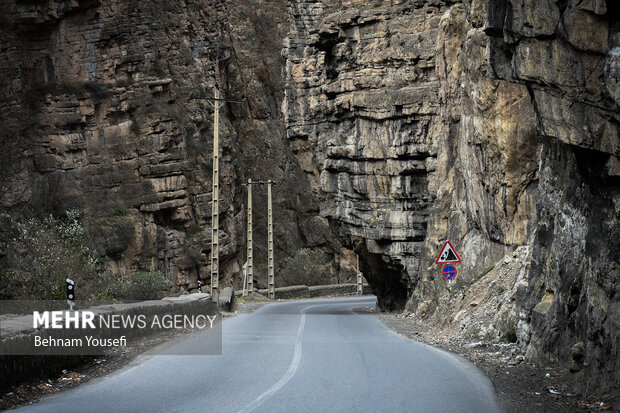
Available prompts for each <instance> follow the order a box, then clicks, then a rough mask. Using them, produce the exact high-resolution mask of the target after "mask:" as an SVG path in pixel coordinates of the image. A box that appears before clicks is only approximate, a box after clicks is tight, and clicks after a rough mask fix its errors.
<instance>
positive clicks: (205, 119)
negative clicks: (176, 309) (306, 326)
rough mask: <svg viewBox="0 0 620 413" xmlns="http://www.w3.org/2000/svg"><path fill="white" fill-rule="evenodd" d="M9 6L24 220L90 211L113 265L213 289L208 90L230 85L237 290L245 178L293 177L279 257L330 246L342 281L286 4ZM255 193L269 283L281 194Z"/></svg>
mask: <svg viewBox="0 0 620 413" xmlns="http://www.w3.org/2000/svg"><path fill="white" fill-rule="evenodd" d="M0 7H1V10H0V21H1V25H0V30H1V36H0V50H1V51H2V52H1V53H0V73H2V74H1V75H0V94H1V95H0V108H2V111H1V112H2V113H0V121H1V124H2V126H3V128H2V129H3V130H2V132H1V133H2V136H1V137H2V145H3V147H2V149H3V152H4V153H5V154H8V155H7V156H5V157H3V163H4V164H5V165H4V166H5V168H2V169H3V173H2V177H0V181H1V183H0V186H1V187H2V193H1V196H2V198H1V201H2V206H3V209H4V211H6V212H8V213H9V214H10V215H11V216H13V217H19V216H20V215H21V216H29V215H31V214H40V213H59V212H62V211H64V210H66V209H69V208H77V209H80V210H82V211H84V218H83V222H84V224H85V226H86V228H87V229H88V233H89V237H90V238H91V241H92V243H93V245H94V246H95V247H96V250H97V252H98V253H99V254H100V255H102V256H105V257H106V258H107V259H108V260H109V262H110V265H111V266H112V268H113V270H114V271H116V272H119V273H126V272H129V271H133V270H136V269H148V268H155V269H159V270H161V271H162V272H163V273H164V274H165V275H166V276H167V277H168V278H169V279H170V280H171V281H173V284H174V285H175V288H176V289H178V290H181V291H186V290H191V289H194V288H196V281H197V279H199V278H200V279H202V280H203V284H204V283H207V284H208V283H209V282H210V268H209V257H210V254H211V251H210V249H211V247H210V241H211V239H210V226H211V184H212V182H211V181H212V168H211V167H212V161H211V156H212V151H213V149H212V148H213V108H212V106H211V105H210V103H209V101H208V99H207V97H209V96H213V87H214V85H215V83H216V82H217V83H219V85H220V89H221V91H222V94H223V96H225V97H227V98H230V99H235V100H237V101H239V102H241V103H234V104H233V103H231V104H226V105H224V106H223V107H222V110H221V121H220V140H221V142H220V146H221V148H222V149H221V161H220V172H221V178H220V191H221V192H220V194H221V200H220V202H221V204H220V223H219V225H220V230H221V235H220V249H221V250H220V260H221V267H220V272H221V277H222V280H223V283H224V284H231V283H233V282H237V283H240V282H241V281H240V278H239V273H240V268H241V265H242V264H243V262H244V261H245V216H246V215H245V207H246V192H245V189H244V188H243V186H241V183H243V182H247V180H248V179H249V178H252V179H259V178H262V179H273V180H276V181H278V183H279V186H278V187H276V188H275V190H274V203H275V205H274V213H275V221H276V226H275V232H276V234H275V235H276V236H275V239H276V257H277V258H278V259H281V258H284V257H286V256H291V255H294V253H295V252H296V251H297V250H298V249H299V248H301V247H304V246H312V247H317V248H322V249H324V250H325V251H326V254H325V256H326V257H328V258H329V257H333V258H331V260H332V261H327V262H326V263H325V265H326V267H327V268H328V269H329V270H330V271H332V273H333V274H334V276H336V275H337V273H338V267H339V262H340V261H339V257H338V256H335V255H338V253H339V251H340V247H339V246H337V245H336V244H334V243H333V242H332V241H331V239H330V237H329V236H327V235H326V234H328V233H329V227H328V224H327V222H326V221H325V220H321V219H317V218H316V217H315V215H316V214H315V213H313V212H312V211H316V210H318V206H317V205H316V203H315V202H314V201H313V199H312V197H311V196H309V194H311V193H312V191H311V190H310V188H309V183H308V181H307V179H306V177H305V175H304V174H303V173H302V172H301V170H300V168H299V166H298V164H297V162H296V161H295V159H294V158H293V156H292V154H291V152H290V150H289V149H288V147H289V145H288V142H287V141H286V138H285V134H284V127H283V122H282V120H281V119H282V118H281V114H280V106H281V101H282V93H281V92H278V90H281V84H282V77H281V71H280V68H281V66H282V60H283V58H282V56H281V54H280V51H281V45H282V38H283V37H284V35H285V33H286V30H287V27H288V24H287V22H288V16H287V14H286V7H285V2H284V1H279V2H272V4H270V5H268V6H267V5H266V6H265V7H262V8H260V9H259V10H257V9H256V8H255V7H254V2H252V1H236V2H230V1H225V0H196V1H194V0H188V1H182V2H168V1H159V0H154V1H147V2H138V1H115V0H75V1H62V2H59V1H55V0H37V1H29V2H22V1H7V2H2V5H1V6H0ZM267 22H268V24H267ZM257 38H258V39H259V40H260V41H259V42H257V41H256V39H257ZM254 199H255V205H254V206H255V209H256V211H255V215H254V216H255V223H254V225H255V227H254V229H255V234H256V253H255V256H256V259H255V265H257V266H258V271H257V272H256V276H257V281H258V283H259V285H260V284H261V283H262V282H263V281H266V271H262V272H261V269H262V268H263V267H266V261H267V259H266V256H267V253H266V244H267V240H266V238H267V237H266V233H267V231H266V221H267V220H266V210H267V208H266V202H267V200H266V189H265V188H262V189H261V190H259V189H255V197H254ZM293 210H294V211H296V212H295V213H294V212H293ZM297 211H299V213H297ZM233 277H235V278H234V280H233ZM263 278H264V280H263ZM238 285H240V284H238Z"/></svg>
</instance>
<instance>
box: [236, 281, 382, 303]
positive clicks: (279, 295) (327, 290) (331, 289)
mask: <svg viewBox="0 0 620 413" xmlns="http://www.w3.org/2000/svg"><path fill="white" fill-rule="evenodd" d="M257 292H258V293H259V294H261V295H265V296H266V295H267V289H260V290H257ZM356 293H357V284H355V283H348V284H331V285H313V286H311V287H308V286H307V285H293V286H290V287H279V288H276V299H279V300H287V299H291V298H314V297H328V296H334V295H355V294H356ZM364 294H365V295H369V294H372V290H371V288H370V287H369V285H368V284H364ZM235 295H236V296H241V295H242V291H241V290H238V291H235Z"/></svg>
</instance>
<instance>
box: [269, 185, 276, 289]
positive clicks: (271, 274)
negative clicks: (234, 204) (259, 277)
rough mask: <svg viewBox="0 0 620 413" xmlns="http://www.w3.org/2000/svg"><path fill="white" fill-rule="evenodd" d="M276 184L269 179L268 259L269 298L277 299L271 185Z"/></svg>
mask: <svg viewBox="0 0 620 413" xmlns="http://www.w3.org/2000/svg"><path fill="white" fill-rule="evenodd" d="M273 184H275V182H274V181H272V180H271V179H270V180H268V181H267V233H268V238H267V239H268V246H267V248H268V252H269V258H268V261H267V269H268V278H267V283H268V298H269V299H270V300H275V298H276V285H275V275H274V262H273V209H272V200H271V185H273Z"/></svg>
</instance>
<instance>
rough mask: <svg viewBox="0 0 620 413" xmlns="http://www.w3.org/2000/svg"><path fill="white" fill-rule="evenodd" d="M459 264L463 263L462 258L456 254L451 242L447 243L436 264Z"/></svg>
mask: <svg viewBox="0 0 620 413" xmlns="http://www.w3.org/2000/svg"><path fill="white" fill-rule="evenodd" d="M457 262H461V257H459V254H457V253H456V250H455V249H454V247H453V246H452V244H451V243H450V241H446V243H445V244H443V248H442V249H441V252H440V253H439V256H438V257H437V259H436V260H435V264H456V263H457Z"/></svg>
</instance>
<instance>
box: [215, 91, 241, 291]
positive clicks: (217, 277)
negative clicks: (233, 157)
mask: <svg viewBox="0 0 620 413" xmlns="http://www.w3.org/2000/svg"><path fill="white" fill-rule="evenodd" d="M214 92H215V94H214V98H212V99H210V100H212V101H213V102H209V103H210V104H211V106H213V109H215V111H214V115H213V188H212V192H211V193H212V199H211V297H213V300H214V301H217V300H218V295H219V280H220V274H219V269H220V268H219V267H220V265H219V238H220V235H219V222H218V216H219V203H220V108H221V107H222V106H224V105H225V104H226V102H231V103H241V102H239V101H233V100H228V101H227V100H226V99H220V91H219V89H218V88H217V84H216V85H215V87H214ZM220 102H222V103H220Z"/></svg>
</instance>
